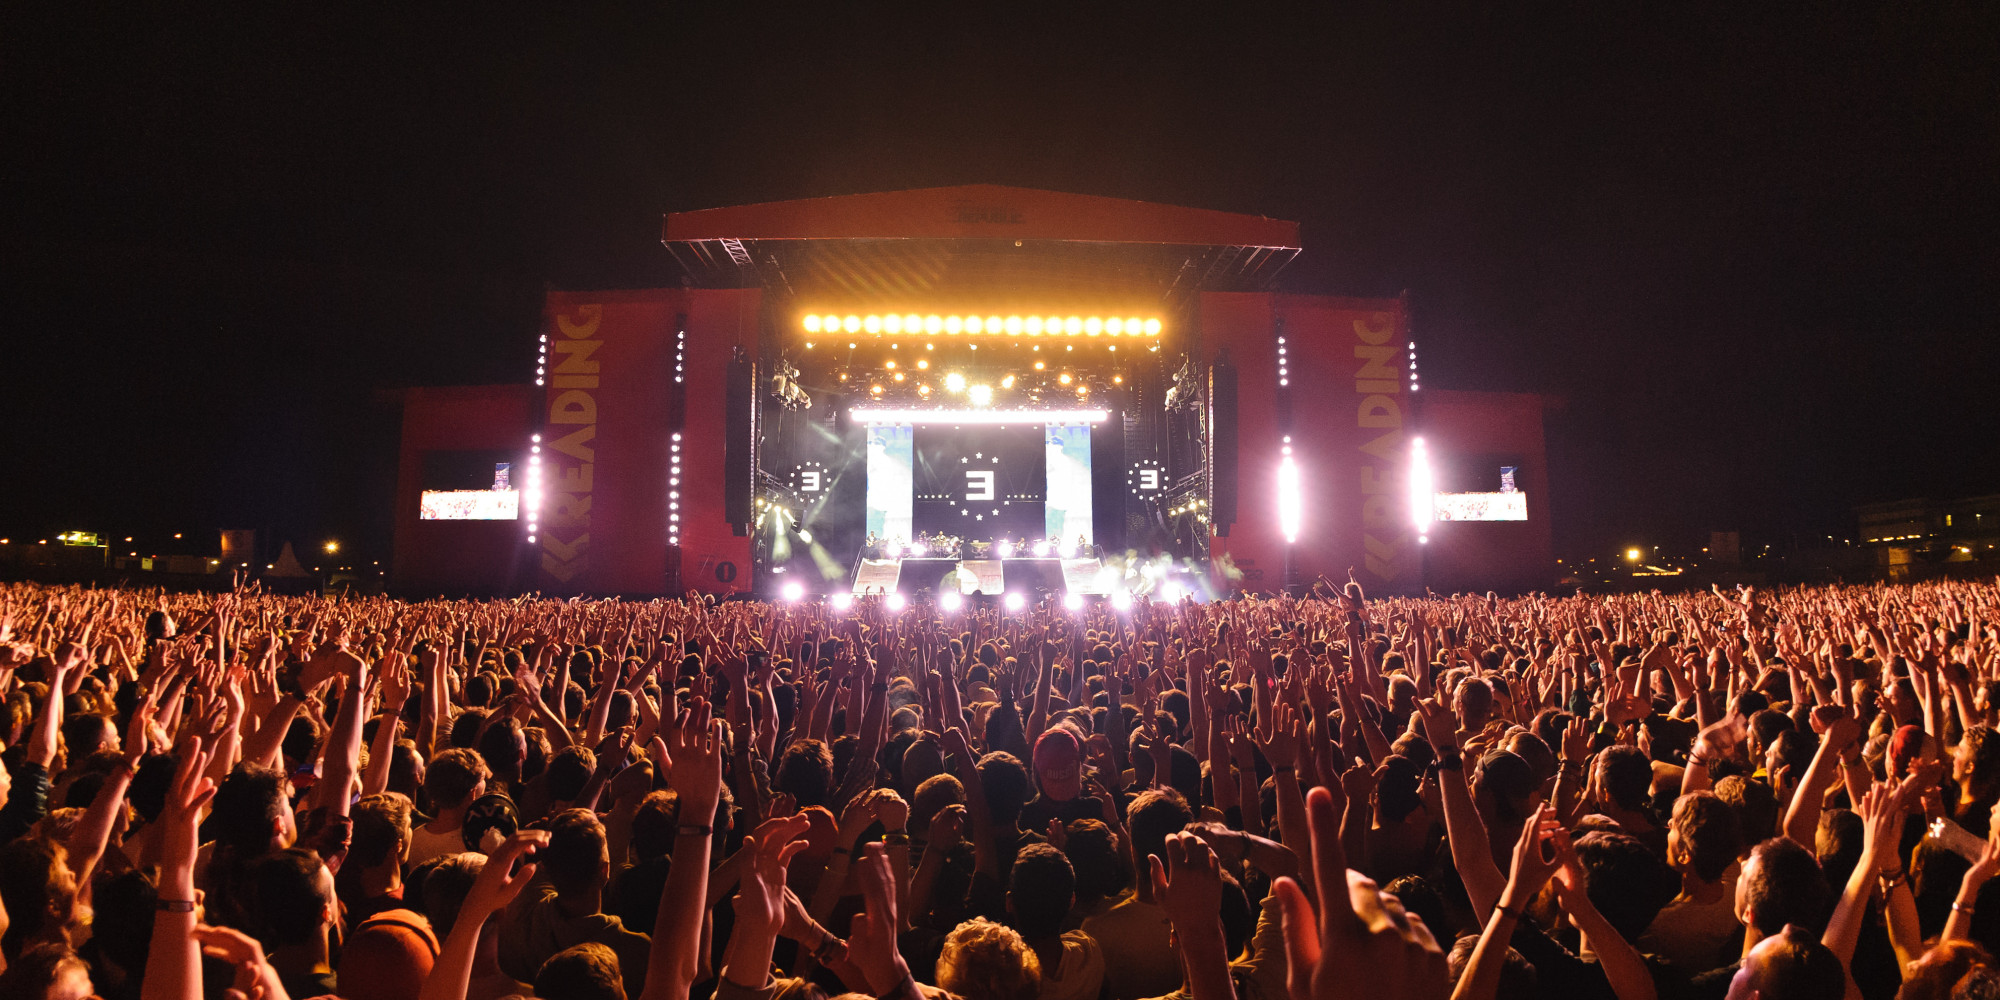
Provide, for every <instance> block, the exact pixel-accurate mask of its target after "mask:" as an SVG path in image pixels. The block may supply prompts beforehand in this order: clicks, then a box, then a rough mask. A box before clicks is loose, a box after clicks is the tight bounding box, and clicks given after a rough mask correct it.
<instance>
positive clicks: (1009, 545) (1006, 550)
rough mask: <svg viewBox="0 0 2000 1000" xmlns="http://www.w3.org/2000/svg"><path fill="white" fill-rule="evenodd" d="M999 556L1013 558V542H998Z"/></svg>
mask: <svg viewBox="0 0 2000 1000" xmlns="http://www.w3.org/2000/svg"><path fill="white" fill-rule="evenodd" d="M1000 558H1002V559H1012V558H1014V543H1013V542H1007V541H1003V542H1001V543H1000Z"/></svg>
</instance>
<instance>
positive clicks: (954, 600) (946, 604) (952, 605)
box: [938, 590, 965, 611]
mask: <svg viewBox="0 0 2000 1000" xmlns="http://www.w3.org/2000/svg"><path fill="white" fill-rule="evenodd" d="M938 607H940V608H943V609H944V610H946V611H957V610H959V609H960V608H963V607H965V598H963V597H960V596H959V595H958V593H957V592H956V591H950V590H947V591H945V593H944V596H943V597H940V598H938Z"/></svg>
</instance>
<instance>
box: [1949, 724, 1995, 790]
mask: <svg viewBox="0 0 2000 1000" xmlns="http://www.w3.org/2000/svg"><path fill="white" fill-rule="evenodd" d="M1951 772H1952V777H1953V778H1955V779H1957V781H1958V783H1959V785H1960V786H1962V787H1963V788H1965V789H1966V790H1967V791H1968V792H1970V793H1972V797H1973V799H1975V800H1976V801H1978V802H1981V803H1985V804H1989V805H1990V804H1992V803H1995V802H2000V732H1996V731H1995V730H1994V728H1993V727H1992V726H1974V727H1972V728H1971V729H1968V730H1966V731H1965V738H1964V739H1963V740H1961V741H1959V744H1958V748H1957V749H1956V750H1955V751H1953V753H1952V760H1951Z"/></svg>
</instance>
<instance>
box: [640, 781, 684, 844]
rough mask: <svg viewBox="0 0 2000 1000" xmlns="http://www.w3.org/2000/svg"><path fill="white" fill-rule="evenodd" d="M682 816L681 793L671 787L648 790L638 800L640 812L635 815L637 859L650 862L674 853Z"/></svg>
mask: <svg viewBox="0 0 2000 1000" xmlns="http://www.w3.org/2000/svg"><path fill="white" fill-rule="evenodd" d="M680 815H681V800H680V796H679V795H677V794H675V793H674V791H673V790H672V789H665V788H663V789H660V790H659V791H656V792H647V793H646V797H645V798H643V799H640V800H639V811H638V812H636V813H633V814H632V853H633V854H634V855H636V857H637V859H638V860H640V861H649V860H652V859H653V858H662V857H666V856H667V855H668V854H671V853H673V849H674V838H675V837H676V836H678V832H677V831H678V827H679V824H680Z"/></svg>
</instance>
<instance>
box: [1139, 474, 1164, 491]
mask: <svg viewBox="0 0 2000 1000" xmlns="http://www.w3.org/2000/svg"><path fill="white" fill-rule="evenodd" d="M1139 488H1140V489H1142V490H1145V491H1146V492H1148V493H1151V492H1152V491H1154V490H1157V489H1159V488H1160V470H1158V469H1140V470H1139Z"/></svg>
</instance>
